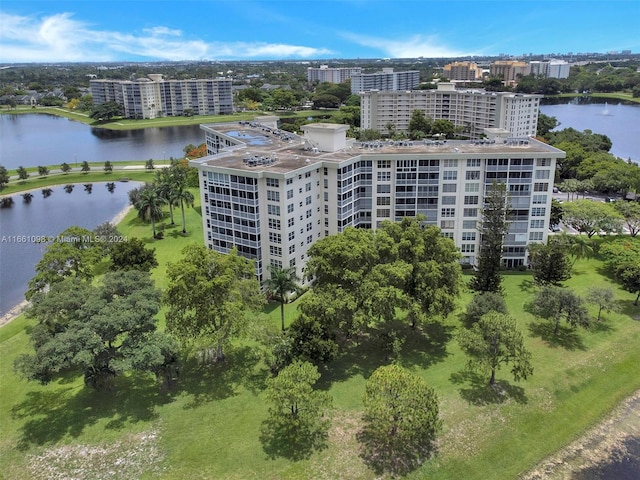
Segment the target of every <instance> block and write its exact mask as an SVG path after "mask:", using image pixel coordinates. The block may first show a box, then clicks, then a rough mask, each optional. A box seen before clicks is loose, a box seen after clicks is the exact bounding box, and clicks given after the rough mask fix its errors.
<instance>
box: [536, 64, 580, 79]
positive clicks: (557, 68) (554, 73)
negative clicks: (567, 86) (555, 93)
mask: <svg viewBox="0 0 640 480" xmlns="http://www.w3.org/2000/svg"><path fill="white" fill-rule="evenodd" d="M569 70H571V64H570V63H568V62H566V61H564V60H548V61H544V62H540V61H532V62H529V68H528V69H527V74H531V75H536V76H539V77H544V78H569Z"/></svg>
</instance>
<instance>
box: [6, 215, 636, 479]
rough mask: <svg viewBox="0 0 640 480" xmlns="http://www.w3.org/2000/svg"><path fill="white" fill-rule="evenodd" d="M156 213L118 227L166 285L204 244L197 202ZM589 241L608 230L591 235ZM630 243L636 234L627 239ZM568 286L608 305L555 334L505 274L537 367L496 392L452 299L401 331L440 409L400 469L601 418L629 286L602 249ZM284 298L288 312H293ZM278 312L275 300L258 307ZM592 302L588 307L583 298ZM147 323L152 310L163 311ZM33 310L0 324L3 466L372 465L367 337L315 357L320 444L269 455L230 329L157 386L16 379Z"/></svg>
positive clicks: (464, 473)
mask: <svg viewBox="0 0 640 480" xmlns="http://www.w3.org/2000/svg"><path fill="white" fill-rule="evenodd" d="M180 219H181V217H180V213H179V210H178V211H176V222H177V223H178V225H176V226H170V225H168V219H165V221H164V222H163V223H164V224H165V229H164V232H165V238H164V239H163V240H152V239H151V227H150V226H149V225H148V224H143V223H141V222H140V221H139V220H138V219H137V218H136V216H135V212H134V211H132V212H130V213H129V215H128V216H127V217H126V218H125V219H124V220H123V221H122V222H121V224H120V229H121V231H122V233H123V234H125V235H128V236H137V237H141V238H143V239H144V240H145V241H146V242H148V243H149V245H150V246H152V247H154V248H155V249H156V254H157V257H158V261H159V263H160V267H159V268H157V269H155V270H154V271H153V277H154V279H155V280H156V283H157V285H158V286H159V287H161V288H162V287H164V286H166V279H165V271H166V264H167V263H168V262H171V261H175V260H177V259H178V258H180V251H181V249H182V248H183V247H184V246H185V245H187V244H189V243H191V242H198V243H200V242H202V223H201V221H202V219H201V216H200V210H199V206H198V205H196V206H195V207H194V208H189V209H188V212H187V228H188V233H187V234H186V235H183V234H182V233H181V226H180V225H179V223H180ZM601 241H608V239H602V240H601ZM639 241H640V240H639ZM566 283H567V285H568V286H570V287H571V288H573V289H575V290H576V291H578V292H582V293H583V292H585V291H586V289H587V288H588V287H589V286H591V285H594V284H606V285H611V286H612V287H613V288H615V289H616V292H617V295H618V296H619V298H620V300H621V305H622V311H621V312H620V313H611V314H605V317H606V322H604V323H603V324H602V325H601V326H599V327H597V328H594V329H592V330H591V331H583V330H575V331H574V330H570V329H568V328H563V329H562V331H561V333H560V334H559V335H558V337H557V338H555V339H554V338H553V337H552V336H551V335H550V329H549V328H548V327H547V326H546V324H545V323H544V322H543V321H541V320H537V319H535V318H534V317H533V316H531V314H529V313H527V311H526V304H527V303H528V302H529V300H530V299H531V298H532V296H533V293H534V286H533V284H532V277H531V275H530V274H528V273H527V272H522V273H510V274H506V275H505V288H506V299H507V303H508V306H509V311H510V313H511V314H512V315H513V316H514V318H516V319H517V321H518V325H519V328H520V329H521V330H522V331H523V333H524V336H525V342H526V344H527V347H528V348H529V349H530V350H531V351H532V354H533V364H534V375H533V376H532V377H530V378H529V379H528V380H527V381H525V382H513V381H511V380H510V378H509V374H508V371H507V370H501V371H499V373H498V381H499V382H500V385H501V387H502V394H496V393H495V391H494V390H490V389H487V388H486V387H485V380H486V379H478V378H473V377H469V376H465V375H463V374H462V373H461V372H462V370H463V368H464V364H465V357H464V356H463V355H462V354H461V352H460V350H459V348H458V346H457V343H456V342H455V339H454V336H455V333H456V330H457V329H458V328H460V325H461V322H460V318H459V314H460V311H461V309H462V307H463V306H464V305H465V304H466V303H467V302H468V300H469V299H470V298H471V294H470V293H469V292H466V293H465V294H464V295H463V298H462V299H461V300H460V306H461V308H460V309H459V311H458V312H456V313H455V314H453V315H451V316H450V317H448V318H447V319H446V320H445V321H443V322H434V323H432V324H429V325H425V326H423V328H422V331H421V332H420V333H416V332H414V331H412V330H411V329H409V328H405V329H404V333H405V334H406V336H407V340H406V342H405V343H404V346H403V350H402V353H401V355H400V358H399V360H398V361H399V363H400V364H401V365H403V366H404V367H406V368H409V369H410V370H412V371H414V372H415V373H417V374H418V375H420V376H422V377H424V378H425V379H426V380H427V381H428V382H429V384H430V385H431V386H433V387H434V389H435V390H436V392H437V394H438V396H439V398H440V405H441V413H442V417H443V419H444V431H443V432H442V434H441V436H440V439H439V445H438V453H437V456H436V457H435V458H433V459H432V460H430V461H428V462H427V463H425V464H424V465H423V466H422V467H421V468H420V469H419V470H417V471H415V472H413V473H412V474H410V475H409V476H408V478H412V479H419V478H429V479H454V478H455V479H458V478H459V479H479V480H480V479H482V480H487V479H514V478H517V477H518V476H519V475H521V474H523V473H524V472H525V471H526V470H528V469H529V468H532V467H533V466H535V464H536V463H537V462H539V461H540V460H542V459H543V458H545V457H546V456H548V455H550V454H552V453H553V452H555V451H556V450H558V449H559V448H561V447H562V446H563V445H565V444H567V443H568V442H570V441H571V440H572V439H574V438H575V437H577V436H578V435H580V434H581V433H582V432H583V431H585V430H586V429H587V428H588V427H589V426H590V425H592V424H594V423H595V422H597V421H598V420H599V419H601V418H602V417H603V416H604V415H605V414H606V413H607V412H609V411H610V410H611V409H612V408H613V407H614V406H615V405H616V404H617V403H619V402H620V401H621V400H622V399H624V398H625V397H627V396H628V395H630V394H631V393H632V392H633V391H635V390H636V389H638V388H640V373H639V371H638V365H640V348H638V345H639V342H640V308H638V307H634V306H633V304H632V303H633V300H634V298H635V297H634V296H633V295H632V294H630V293H627V292H624V291H622V290H620V289H619V288H618V287H617V285H615V284H614V283H612V281H611V280H610V279H609V278H607V277H606V276H605V275H604V274H603V270H602V264H601V262H600V261H599V260H597V259H596V260H588V261H587V260H582V261H579V262H577V263H576V265H575V269H574V275H573V278H572V279H571V280H569V281H568V282H566ZM295 309H296V305H295V304H290V305H287V309H286V314H287V322H290V321H291V320H292V318H293V317H294V315H295ZM265 312H266V314H267V315H269V316H270V317H271V319H272V321H273V322H274V323H275V324H276V325H278V324H279V321H280V318H279V308H278V306H277V305H270V306H268V307H267V308H266V309H265ZM592 313H594V314H595V312H592ZM159 316H160V324H161V325H162V324H163V323H164V321H163V320H164V319H163V318H162V312H161V313H160V315H159ZM30 324H31V321H30V320H27V319H25V318H24V317H21V318H18V319H16V320H14V321H13V322H11V323H9V324H8V325H6V326H4V327H2V328H0V465H2V466H3V468H2V470H0V478H2V479H17V480H20V479H25V480H26V479H45V478H46V479H51V478H72V477H73V478H87V479H88V478H92V479H93V478H95V479H102V478H105V479H106V478H109V479H116V478H117V479H121V478H127V479H129V478H142V479H151V478H153V479H156V478H160V479H184V478H189V479H242V480H244V479H264V478H269V479H296V480H297V479H305V478H308V479H336V478H340V479H371V480H373V479H378V478H385V477H384V476H380V475H377V474H376V473H375V472H373V471H371V470H370V469H369V468H368V467H367V466H366V464H365V463H364V462H363V461H362V459H361V458H360V456H359V446H358V442H357V439H356V434H357V432H358V431H359V428H360V426H361V412H362V402H361V399H362V395H363V393H364V386H365V381H366V379H367V378H368V377H369V376H370V375H371V373H372V372H373V371H374V370H375V369H376V368H377V367H378V366H380V365H382V364H383V363H384V359H383V354H382V353H381V352H380V351H379V348H377V347H375V346H374V345H372V344H371V343H370V342H367V341H366V339H363V341H362V342H360V344H359V345H357V346H354V347H352V348H350V349H349V350H347V351H345V352H344V353H343V354H342V355H341V356H340V357H339V358H338V359H336V360H335V361H334V362H332V363H330V364H329V365H327V366H326V368H324V369H323V370H322V378H321V380H320V382H319V388H322V389H326V390H327V391H328V392H329V393H330V394H331V396H332V398H333V410H332V426H331V430H330V432H329V444H328V447H327V448H326V449H324V450H321V451H318V452H314V453H313V454H312V455H311V456H310V457H309V458H307V459H303V460H299V461H292V460H289V459H287V458H286V457H283V456H276V457H271V456H269V455H268V454H267V453H266V452H265V451H264V449H263V445H262V444H261V442H260V440H259V431H260V426H261V423H262V421H263V420H264V419H265V418H266V415H267V405H266V401H265V400H266V399H265V395H264V380H265V379H266V378H267V375H268V373H267V371H266V369H265V368H264V367H263V366H262V365H261V364H260V362H259V360H258V358H257V356H256V354H255V352H254V349H253V348H252V343H251V341H249V340H246V341H238V342H235V344H234V345H233V347H232V349H231V350H230V351H229V356H228V359H227V361H226V362H225V363H224V364H217V365H209V366H203V365H199V364H197V363H196V362H194V361H193V360H186V361H185V362H184V364H183V367H182V370H181V379H180V382H179V386H178V387H177V388H176V389H175V391H172V392H161V391H160V390H159V389H158V388H157V386H156V385H155V384H154V382H153V381H152V379H151V378H150V377H148V376H145V375H130V376H127V377H122V378H119V379H117V382H116V388H115V389H114V390H113V391H110V392H94V391H92V390H90V389H87V388H85V387H84V386H83V383H82V377H81V375H71V374H69V375H66V376H64V377H63V378H60V379H58V380H56V381H55V382H52V383H51V384H49V385H47V386H40V385H38V384H35V383H28V382H26V381H24V380H22V379H20V378H18V377H17V376H16V374H15V373H14V371H13V367H12V365H13V361H14V359H15V357H16V356H17V355H18V354H20V353H22V352H24V351H25V350H27V349H28V348H30V347H29V340H28V337H27V332H28V331H29V328H30Z"/></svg>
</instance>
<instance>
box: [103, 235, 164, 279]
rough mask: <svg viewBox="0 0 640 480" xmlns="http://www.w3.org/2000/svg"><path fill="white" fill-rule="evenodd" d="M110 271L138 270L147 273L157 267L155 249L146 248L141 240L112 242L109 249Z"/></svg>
mask: <svg viewBox="0 0 640 480" xmlns="http://www.w3.org/2000/svg"><path fill="white" fill-rule="evenodd" d="M109 253H110V256H111V265H110V266H109V268H110V269H111V270H114V271H117V270H140V271H142V272H148V271H150V270H151V269H152V268H155V267H157V266H158V261H157V260H156V253H155V248H147V246H146V244H145V243H144V241H143V240H141V239H139V238H135V237H134V238H129V239H127V240H124V241H121V242H114V243H112V244H111V247H110V249H109Z"/></svg>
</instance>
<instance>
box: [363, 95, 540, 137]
mask: <svg viewBox="0 0 640 480" xmlns="http://www.w3.org/2000/svg"><path fill="white" fill-rule="evenodd" d="M541 98H542V95H525V94H517V93H509V92H486V91H484V90H476V89H468V90H456V89H455V87H454V85H453V84H451V83H441V84H439V85H438V89H437V90H412V91H404V92H378V91H371V92H364V93H362V94H361V97H360V125H361V127H362V128H363V129H372V130H378V131H380V132H386V131H387V126H388V125H389V124H393V126H394V128H395V130H396V131H399V132H408V130H409V122H410V120H411V114H412V113H413V111H414V110H420V111H422V112H424V114H425V116H427V117H430V118H432V119H434V120H437V119H443V120H449V121H451V122H452V123H453V124H454V125H455V126H456V127H461V128H462V134H463V135H465V136H467V137H469V138H479V137H480V136H481V134H483V133H484V130H485V129H486V128H502V129H505V130H508V131H509V132H511V134H512V135H513V136H517V137H531V136H535V134H536V127H537V123H538V109H539V106H540V99H541Z"/></svg>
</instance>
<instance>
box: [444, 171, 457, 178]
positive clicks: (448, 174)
mask: <svg viewBox="0 0 640 480" xmlns="http://www.w3.org/2000/svg"><path fill="white" fill-rule="evenodd" d="M442 179H443V180H457V179H458V171H457V170H445V171H444V172H442Z"/></svg>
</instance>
